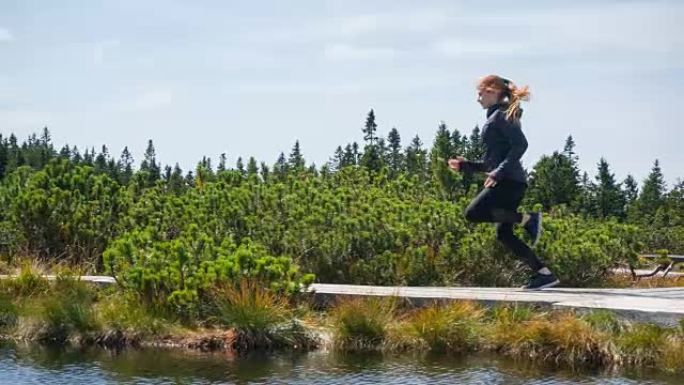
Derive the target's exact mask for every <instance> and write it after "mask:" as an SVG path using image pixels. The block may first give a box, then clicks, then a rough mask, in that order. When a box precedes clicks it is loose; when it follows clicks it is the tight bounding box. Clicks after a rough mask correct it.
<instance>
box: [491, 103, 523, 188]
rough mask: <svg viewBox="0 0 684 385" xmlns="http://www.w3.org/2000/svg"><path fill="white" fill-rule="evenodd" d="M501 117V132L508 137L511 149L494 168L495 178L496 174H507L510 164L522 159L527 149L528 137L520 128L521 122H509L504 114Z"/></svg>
mask: <svg viewBox="0 0 684 385" xmlns="http://www.w3.org/2000/svg"><path fill="white" fill-rule="evenodd" d="M500 119H501V120H500V121H499V124H500V126H499V127H500V128H499V129H500V131H501V134H502V135H503V136H504V137H505V138H506V139H508V143H509V145H510V149H509V151H508V154H506V157H505V158H504V160H503V161H501V163H499V165H498V166H497V167H496V168H495V169H494V175H495V176H494V178H496V175H503V174H505V173H506V171H507V169H508V167H509V165H510V164H512V163H515V162H516V161H518V160H520V158H522V156H523V154H524V153H525V151H526V150H527V139H526V138H525V134H523V132H522V129H521V128H520V123H519V122H509V121H508V120H506V119H505V118H504V117H503V116H502V117H501V118H500Z"/></svg>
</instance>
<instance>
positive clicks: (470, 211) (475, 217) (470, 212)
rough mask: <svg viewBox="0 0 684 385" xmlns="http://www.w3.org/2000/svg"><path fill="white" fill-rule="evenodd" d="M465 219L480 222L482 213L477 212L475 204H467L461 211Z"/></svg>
mask: <svg viewBox="0 0 684 385" xmlns="http://www.w3.org/2000/svg"><path fill="white" fill-rule="evenodd" d="M463 215H464V216H465V219H466V220H467V221H469V222H481V221H482V215H481V214H480V213H479V210H478V209H477V206H468V207H467V208H466V209H465V212H464V213H463Z"/></svg>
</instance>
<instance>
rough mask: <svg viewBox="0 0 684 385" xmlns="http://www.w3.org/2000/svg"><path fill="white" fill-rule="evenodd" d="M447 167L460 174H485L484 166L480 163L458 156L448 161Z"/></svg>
mask: <svg viewBox="0 0 684 385" xmlns="http://www.w3.org/2000/svg"><path fill="white" fill-rule="evenodd" d="M449 167H451V168H452V169H454V170H456V171H461V172H485V171H486V169H485V165H484V162H482V161H471V160H466V159H465V158H463V157H461V156H459V157H457V158H455V159H449Z"/></svg>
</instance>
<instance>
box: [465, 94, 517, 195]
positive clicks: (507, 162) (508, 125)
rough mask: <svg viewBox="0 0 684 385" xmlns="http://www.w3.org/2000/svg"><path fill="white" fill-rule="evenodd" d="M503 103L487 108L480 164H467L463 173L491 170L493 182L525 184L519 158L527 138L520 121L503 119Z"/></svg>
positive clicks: (504, 109) (504, 113)
mask: <svg viewBox="0 0 684 385" xmlns="http://www.w3.org/2000/svg"><path fill="white" fill-rule="evenodd" d="M507 107H508V106H507V105H505V104H496V105H494V106H492V107H489V108H488V109H487V122H486V123H485V124H484V126H482V134H481V135H482V144H483V147H484V151H485V154H484V157H483V158H482V159H481V160H479V161H466V162H464V163H463V164H462V170H463V171H464V172H473V171H479V172H491V171H494V173H495V176H494V179H496V180H511V181H516V182H523V183H527V173H526V172H525V169H523V167H522V164H521V163H520V158H521V157H522V155H523V154H524V153H525V150H527V139H526V138H525V135H524V134H523V132H522V130H521V129H520V120H519V119H516V120H513V121H510V120H508V119H506V108H507Z"/></svg>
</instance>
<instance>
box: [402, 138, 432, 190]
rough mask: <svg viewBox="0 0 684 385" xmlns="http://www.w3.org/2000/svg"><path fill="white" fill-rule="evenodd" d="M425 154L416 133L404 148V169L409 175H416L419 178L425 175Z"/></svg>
mask: <svg viewBox="0 0 684 385" xmlns="http://www.w3.org/2000/svg"><path fill="white" fill-rule="evenodd" d="M426 158H427V154H426V151H425V150H424V149H423V142H421V140H420V137H418V135H416V136H415V137H414V138H413V140H411V144H409V146H408V147H407V148H406V171H407V172H408V173H409V174H410V175H418V177H419V178H420V179H421V180H425V177H426V172H425V169H426V163H427V159H426Z"/></svg>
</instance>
